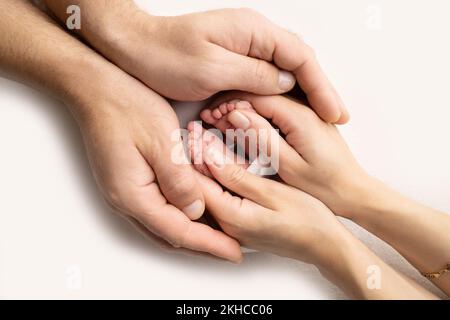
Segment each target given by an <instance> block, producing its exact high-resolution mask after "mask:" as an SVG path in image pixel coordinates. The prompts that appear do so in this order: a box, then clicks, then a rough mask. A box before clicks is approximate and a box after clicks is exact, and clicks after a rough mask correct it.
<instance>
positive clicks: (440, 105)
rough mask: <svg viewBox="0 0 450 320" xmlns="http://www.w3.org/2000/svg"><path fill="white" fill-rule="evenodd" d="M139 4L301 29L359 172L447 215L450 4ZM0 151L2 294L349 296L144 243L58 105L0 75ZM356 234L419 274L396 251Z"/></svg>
mask: <svg viewBox="0 0 450 320" xmlns="http://www.w3.org/2000/svg"><path fill="white" fill-rule="evenodd" d="M139 3H140V4H141V5H142V6H143V7H146V8H147V9H148V10H149V11H151V12H153V13H155V14H165V15H175V14H182V13H186V12H190V11H197V10H207V9H212V8H220V7H224V6H227V7H240V6H248V7H253V8H255V9H257V10H259V11H261V12H262V13H264V14H265V15H267V16H268V17H270V18H271V19H272V20H274V21H276V22H277V23H279V24H281V25H283V26H285V27H287V28H289V29H290V30H291V31H294V32H297V33H300V34H302V35H303V37H304V38H305V39H306V40H307V41H308V42H309V43H310V44H311V45H312V46H313V47H315V49H316V51H317V54H318V57H319V59H320V61H321V63H322V65H323V67H324V69H325V70H326V72H327V73H328V75H329V76H330V78H331V79H332V81H333V82H334V83H335V85H336V87H337V88H338V90H339V91H340V93H341V94H342V96H343V98H344V100H345V101H346V103H347V105H348V107H349V109H350V112H351V114H352V120H351V123H350V124H349V125H347V126H345V127H343V128H342V133H343V135H344V136H345V138H346V139H347V141H348V143H349V144H350V146H351V148H352V150H353V151H354V153H355V155H356V156H357V158H358V159H359V160H360V161H361V163H362V164H363V166H364V167H365V168H367V170H368V171H369V172H370V173H372V174H374V175H376V176H377V177H379V178H380V179H382V180H384V181H385V182H386V183H388V184H390V185H391V186H393V187H394V188H396V189H398V190H400V191H402V192H403V193H404V194H406V195H408V196H410V197H412V198H415V199H417V200H419V201H421V202H423V203H425V204H428V205H430V206H433V207H435V208H438V209H441V210H443V211H446V212H450V169H449V165H450V148H449V146H450V142H449V137H450V126H449V125H448V122H449V119H450V103H449V93H450V90H449V84H450V79H449V77H450V76H449V75H450V61H449V57H450V42H449V40H448V39H449V36H450V35H449V33H450V19H448V16H449V15H450V3H449V2H448V1H447V0H441V1H438V0H435V1H424V0H422V1H407V0H396V1H387V0H386V1H366V0H352V1H350V0H345V1H332V0H329V1H325V0H321V1H317V0H316V1H292V0H278V1H269V0H264V1H262V0H259V1H174V0H172V1H143V0H141V1H139ZM18 23H19V22H18ZM42 72H45V70H42ZM187 107H190V106H189V105H188V106H185V105H183V106H181V108H183V109H184V112H185V113H186V112H188V111H186V110H192V109H186V108H187ZM188 113H189V112H188ZM194 113H195V111H194ZM0 146H1V149H0V297H1V298H162V299H163V298H180V299H188V298H193V299H204V298H255V299H257V298H267V299H272V298H287V299H290V298H305V299H311V298H325V299H334V298H344V295H343V294H342V293H341V292H340V291H339V290H338V289H337V288H335V287H334V286H332V285H331V284H329V283H328V282H327V281H326V280H323V279H322V278H321V276H320V274H319V273H318V272H317V271H316V270H315V269H314V268H313V267H311V266H308V265H305V264H302V263H299V262H296V261H291V260H288V259H283V258H278V257H274V256H271V255H266V254H261V253H254V254H249V255H248V256H247V257H246V260H245V262H244V263H243V264H242V265H240V266H234V265H231V264H228V263H223V262H219V261H215V260H212V259H208V258H193V257H186V256H179V255H174V254H168V253H165V252H162V251H161V250H159V249H157V248H155V247H153V246H151V245H150V244H149V243H148V242H147V241H146V240H145V239H144V238H142V237H141V236H140V235H139V234H138V233H136V232H135V231H134V229H133V228H132V227H131V226H129V225H128V224H126V223H125V222H123V221H122V220H121V219H120V218H118V217H116V216H114V215H113V214H112V213H111V212H110V211H109V210H108V208H107V207H106V206H105V205H104V204H103V201H102V199H101V197H100V195H99V193H98V191H97V189H96V187H95V184H94V182H93V179H92V177H91V175H90V171H89V167H88V164H87V160H86V157H85V154H84V150H83V146H82V143H81V139H80V136H79V133H78V131H77V127H76V125H75V124H74V122H73V121H72V119H71V116H70V115H69V113H68V112H67V111H66V109H65V107H64V106H62V105H60V104H59V103H58V102H55V101H53V100H52V99H50V98H46V97H44V96H42V95H40V94H37V93H35V92H33V91H32V90H30V89H28V88H25V87H22V86H21V85H18V84H15V83H12V82H9V81H7V80H4V79H0ZM351 227H352V230H353V231H354V232H355V233H356V234H357V235H358V236H359V237H362V238H363V239H364V241H365V242H366V243H368V245H369V246H370V247H371V248H373V249H374V250H375V251H376V252H378V253H379V254H380V255H381V256H382V257H383V258H384V259H386V260H387V261H388V262H389V263H391V264H392V265H394V266H395V267H396V268H398V269H399V270H402V271H404V272H407V273H408V274H410V275H412V276H413V277H416V278H418V279H420V277H419V276H418V275H417V273H416V272H415V271H413V270H412V269H411V267H410V266H409V265H408V264H407V263H405V262H404V261H403V260H402V259H400V258H399V257H398V255H397V254H396V253H395V252H394V251H393V250H391V249H390V248H389V247H387V246H386V245H385V244H383V243H382V242H381V241H379V240H378V239H375V238H374V237H371V236H369V235H368V234H366V233H365V232H364V231H362V230H360V229H358V228H355V227H354V226H351ZM449 231H450V230H449ZM420 280H422V279H420Z"/></svg>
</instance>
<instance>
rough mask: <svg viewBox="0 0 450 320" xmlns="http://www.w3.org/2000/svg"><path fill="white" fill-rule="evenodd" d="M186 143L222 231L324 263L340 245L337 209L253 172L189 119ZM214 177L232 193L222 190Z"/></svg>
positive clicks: (278, 251) (341, 231) (246, 241)
mask: <svg viewBox="0 0 450 320" xmlns="http://www.w3.org/2000/svg"><path fill="white" fill-rule="evenodd" d="M189 130H190V131H191V132H190V140H189V147H190V151H191V156H192V158H193V159H194V163H195V166H196V168H197V169H199V172H202V173H203V174H205V175H200V174H199V175H198V179H199V184H200V186H201V188H202V191H203V194H204V196H205V201H206V204H207V208H208V209H209V211H210V212H212V214H213V216H214V217H215V218H216V219H217V221H218V223H219V224H220V226H221V227H222V228H223V230H224V231H225V233H227V234H229V235H230V236H232V237H234V238H236V239H238V240H239V241H240V243H241V244H243V245H244V246H246V247H249V248H253V249H258V250H264V251H269V252H273V253H276V254H279V255H283V256H288V257H293V258H296V259H300V260H303V261H307V262H309V263H314V264H321V263H325V261H326V260H327V256H328V255H329V251H330V248H331V247H333V248H334V249H333V250H331V252H337V251H339V250H340V248H339V246H337V247H335V246H336V244H337V243H339V241H338V239H339V238H340V237H341V236H342V235H343V234H344V233H345V229H344V228H343V226H342V225H341V224H340V223H339V221H338V220H337V218H336V217H335V215H334V214H333V213H332V212H331V211H330V210H329V209H328V208H327V207H326V206H325V205H324V204H323V203H322V202H320V201H319V200H317V199H315V198H313V197H312V196H310V195H308V194H306V193H304V192H303V191H300V190H298V189H295V188H293V187H291V186H288V185H285V184H283V183H279V182H276V181H272V180H269V179H265V178H262V177H259V176H256V175H253V174H251V173H249V172H248V171H247V167H248V163H246V162H245V161H242V159H241V158H239V157H238V156H235V155H234V154H232V153H230V151H229V150H227V149H226V147H225V145H224V144H223V143H222V140H221V139H219V138H218V137H217V136H215V135H214V134H213V133H211V132H209V131H205V130H202V129H201V128H200V127H199V126H196V125H195V124H193V123H191V124H190V125H189ZM206 175H208V176H210V177H213V178H215V179H217V181H218V182H219V183H220V184H221V185H223V186H224V187H226V188H227V189H228V190H230V191H232V192H235V193H237V194H238V196H234V195H232V194H230V193H229V192H226V191H223V190H222V187H221V186H220V185H219V184H218V183H216V182H215V181H214V180H212V179H210V178H209V177H207V176H206Z"/></svg>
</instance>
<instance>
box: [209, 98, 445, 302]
mask: <svg viewBox="0 0 450 320" xmlns="http://www.w3.org/2000/svg"><path fill="white" fill-rule="evenodd" d="M230 99H234V100H231V102H223V101H230ZM236 99H243V100H244V101H241V100H236ZM215 105H216V106H217V108H213V109H206V110H204V111H203V112H202V114H201V117H202V119H203V120H204V121H206V122H207V123H209V124H211V125H214V126H215V127H216V128H218V129H220V130H222V131H223V132H225V130H226V129H227V128H234V129H236V128H240V129H243V130H244V131H245V132H249V131H252V132H254V133H255V134H256V135H258V134H259V133H260V132H268V134H266V135H265V136H266V138H265V139H264V137H263V139H260V140H259V141H258V142H259V143H260V144H265V145H264V146H263V147H264V150H268V152H269V154H270V153H271V158H273V156H274V155H275V156H276V155H278V156H279V157H278V158H279V170H278V173H279V176H280V177H281V178H282V179H283V180H284V181H285V182H286V183H288V184H289V185H291V186H295V187H296V188H299V189H301V190H303V191H305V192H307V193H309V194H311V195H313V196H314V197H316V198H317V199H320V200H321V201H323V202H324V203H325V204H326V205H327V206H328V207H329V208H330V209H331V210H333V212H334V213H336V214H339V215H341V216H344V217H347V218H351V219H353V220H354V221H355V222H356V223H358V224H359V225H361V226H362V227H364V228H365V229H367V230H368V231H370V232H373V233H374V234H375V235H377V236H378V237H379V238H381V239H383V240H385V241H387V242H388V243H389V244H390V245H392V246H393V247H394V248H396V249H397V250H398V251H399V252H400V253H401V254H402V255H403V256H404V257H405V258H407V259H408V260H409V261H410V262H411V263H412V264H413V265H414V266H415V267H416V268H417V269H418V270H420V271H422V272H427V273H429V272H438V271H440V270H444V269H445V268H446V267H447V264H448V263H449V261H450V236H449V233H448V230H450V216H449V215H448V214H444V213H441V212H438V211H436V210H433V209H431V208H428V207H425V206H423V205H421V204H418V203H416V202H414V201H412V200H410V199H407V198H405V197H404V196H402V195H400V194H398V193H397V192H395V191H393V190H391V189H389V188H388V187H386V186H385V185H383V183H381V182H380V181H378V180H376V179H375V178H372V177H370V176H369V175H368V174H367V173H365V171H364V170H363V169H362V168H361V167H360V166H359V164H358V163H357V162H356V160H355V159H354V158H353V155H352V154H351V152H350V150H349V149H348V147H347V145H346V143H345V142H344V140H343V139H342V137H341V135H340V134H339V132H338V130H337V129H336V127H335V126H333V125H331V124H327V123H324V122H323V121H322V120H320V119H319V118H318V117H317V115H316V114H315V113H314V112H312V110H311V109H309V108H308V107H307V106H305V105H303V104H300V103H298V102H296V101H294V100H292V99H288V98H285V97H281V96H273V97H258V96H254V95H251V94H240V93H231V94H230V95H227V96H225V97H223V98H221V99H220V101H218V102H216V103H215ZM262 116H264V117H266V118H268V119H270V120H271V121H272V123H273V124H274V125H275V126H276V127H278V128H279V129H280V131H281V132H282V133H283V134H284V135H285V139H284V138H282V137H281V136H280V135H279V134H278V132H277V131H275V130H274V129H273V127H272V124H271V123H270V122H269V121H267V120H266V119H265V118H263V117H262ZM261 137H262V136H261V135H260V138H261ZM272 141H276V142H277V144H276V146H277V149H273V148H272V147H273V146H274V145H273V142H272ZM431 280H432V281H433V282H434V283H435V284H436V285H437V286H439V287H440V288H441V289H442V290H443V291H444V292H446V293H447V294H449V292H450V277H449V276H447V275H445V274H444V275H443V276H441V277H439V278H432V279H431Z"/></svg>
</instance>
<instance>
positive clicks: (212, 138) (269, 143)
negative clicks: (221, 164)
mask: <svg viewBox="0 0 450 320" xmlns="http://www.w3.org/2000/svg"><path fill="white" fill-rule="evenodd" d="M249 115H250V116H251V118H252V122H253V123H255V122H256V123H257V124H258V126H257V127H258V129H259V130H258V132H256V131H255V130H248V129H249V127H250V125H251V122H250V118H249ZM200 117H201V119H202V120H203V121H204V122H205V123H207V124H209V125H212V126H213V127H214V129H210V130H206V129H204V128H202V126H201V125H200V123H199V122H191V123H189V125H188V130H189V151H190V156H191V160H192V162H193V164H194V167H195V168H196V169H197V170H198V171H199V172H200V173H202V174H204V175H206V176H209V177H211V174H210V172H209V170H208V166H207V164H208V163H207V161H208V159H211V157H213V156H214V155H216V158H217V155H222V157H223V158H222V159H215V160H216V161H232V162H236V163H238V164H239V165H242V166H244V167H245V168H246V169H247V170H249V171H250V172H252V173H254V174H259V175H275V174H276V166H274V163H275V162H277V161H274V159H275V158H277V156H278V141H279V138H280V137H279V135H278V132H277V131H276V130H275V129H274V128H273V127H272V126H271V124H270V123H269V122H268V121H267V120H265V119H264V118H263V117H261V116H260V115H258V114H257V113H256V111H255V110H254V109H253V107H252V105H251V104H250V103H249V102H247V101H241V100H233V101H230V102H224V103H222V104H221V105H220V106H218V107H217V108H214V109H205V110H203V111H202V112H201V114H200ZM223 136H225V138H226V144H224V143H223V139H222V137H223ZM235 144H237V154H236V153H235V150H234V149H235ZM213 151H216V152H213ZM246 158H248V159H249V160H246ZM275 160H277V159H275ZM274 167H275V168H274Z"/></svg>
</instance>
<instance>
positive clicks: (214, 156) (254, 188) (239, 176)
mask: <svg viewBox="0 0 450 320" xmlns="http://www.w3.org/2000/svg"><path fill="white" fill-rule="evenodd" d="M216 146H217V145H216V144H212V145H208V146H207V147H206V148H205V150H204V160H205V163H206V164H207V166H208V169H209V171H210V172H211V174H212V175H213V176H214V178H215V179H217V180H218V181H219V182H220V183H221V184H222V185H223V186H224V187H226V188H228V189H229V190H231V191H233V192H235V193H237V194H239V195H240V196H242V197H244V198H247V199H250V200H252V201H254V202H256V203H258V204H260V205H262V206H264V207H266V208H269V209H274V208H275V207H276V206H277V205H276V203H277V201H279V199H282V198H283V188H282V185H281V184H280V183H277V182H275V181H272V180H269V179H266V178H262V177H259V176H256V175H254V174H251V173H249V172H248V171H247V170H246V169H244V168H243V167H242V166H240V165H238V164H236V163H234V162H230V161H227V158H226V156H225V154H224V153H223V150H222V149H220V148H217V147H216Z"/></svg>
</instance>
